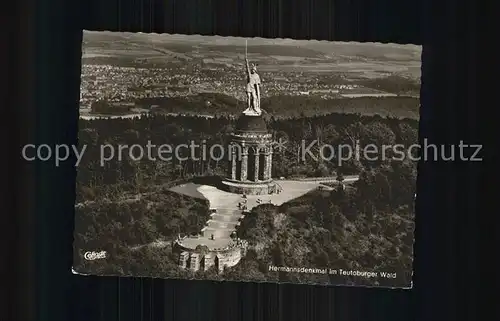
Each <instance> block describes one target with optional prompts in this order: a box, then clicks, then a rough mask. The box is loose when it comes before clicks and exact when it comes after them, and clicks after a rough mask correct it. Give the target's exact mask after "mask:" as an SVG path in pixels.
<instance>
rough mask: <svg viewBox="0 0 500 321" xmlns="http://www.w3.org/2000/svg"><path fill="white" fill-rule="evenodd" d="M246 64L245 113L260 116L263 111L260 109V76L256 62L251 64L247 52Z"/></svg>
mask: <svg viewBox="0 0 500 321" xmlns="http://www.w3.org/2000/svg"><path fill="white" fill-rule="evenodd" d="M245 51H246V50H245ZM245 65H246V72H247V88H246V93H247V109H246V110H245V111H243V113H244V114H245V115H249V116H259V115H260V114H261V113H262V111H261V109H260V84H261V82H260V76H259V74H258V73H257V66H256V65H255V64H252V65H251V66H250V65H249V63H248V58H247V54H246V52H245Z"/></svg>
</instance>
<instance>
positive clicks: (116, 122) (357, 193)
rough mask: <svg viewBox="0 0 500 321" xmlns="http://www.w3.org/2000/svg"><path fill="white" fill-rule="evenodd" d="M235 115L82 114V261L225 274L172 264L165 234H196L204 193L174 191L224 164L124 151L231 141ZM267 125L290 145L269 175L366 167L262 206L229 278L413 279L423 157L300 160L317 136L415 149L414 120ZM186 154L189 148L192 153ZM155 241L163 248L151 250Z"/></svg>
mask: <svg viewBox="0 0 500 321" xmlns="http://www.w3.org/2000/svg"><path fill="white" fill-rule="evenodd" d="M233 122H234V120H233V119H232V118H227V117H223V116H220V117H215V118H203V117H184V116H165V115H152V116H148V117H142V118H135V119H112V120H110V119H96V120H81V121H80V135H79V140H80V145H82V146H83V145H85V146H86V151H85V154H84V157H83V159H82V161H81V163H80V164H79V167H78V179H77V206H76V233H75V260H76V261H77V262H76V264H75V266H78V267H79V270H80V271H82V272H85V271H86V272H87V273H105V274H118V275H130V274H135V275H144V276H147V275H155V276H160V277H179V276H183V277H202V278H212V279H214V278H215V279H217V278H220V276H217V275H216V273H215V272H213V271H209V272H206V273H205V274H200V273H195V274H193V273H191V272H187V271H180V270H179V269H178V268H177V266H176V262H175V258H174V257H173V256H172V253H171V250H170V246H171V245H170V242H171V241H172V240H173V239H174V238H175V237H176V236H177V235H178V234H179V233H186V234H189V233H197V232H198V231H199V230H200V229H201V227H202V226H203V224H204V223H205V221H206V220H207V219H208V208H207V204H206V203H205V202H204V201H202V200H199V199H195V198H189V197H185V196H180V195H177V194H175V193H172V192H170V191H168V188H169V187H170V186H172V185H175V184H179V183H182V182H186V181H187V180H190V179H191V178H193V177H199V176H212V175H225V173H226V172H227V170H228V167H227V166H228V164H227V162H226V161H225V160H214V159H203V158H202V157H200V159H186V160H179V159H175V158H173V159H171V160H161V159H160V158H159V156H158V155H157V153H156V151H155V149H154V148H153V149H152V155H150V157H148V155H145V156H144V157H143V159H142V160H135V159H133V157H132V158H131V157H130V156H131V155H129V151H130V148H131V146H132V145H133V144H137V145H140V146H142V147H143V149H146V146H147V145H148V143H149V144H150V145H156V146H158V145H161V144H169V145H172V146H176V145H179V144H186V143H188V142H191V141H194V142H196V143H198V144H201V142H205V144H206V145H207V146H211V145H213V144H225V143H226V142H227V141H226V139H227V137H226V136H227V134H228V133H230V132H231V131H232V130H233V126H234V123H233ZM268 127H269V129H270V131H271V133H272V134H273V136H274V137H275V139H279V138H281V139H284V140H286V141H287V142H288V143H287V148H285V150H281V151H275V156H274V160H273V176H274V177H281V176H285V177H312V176H336V175H337V172H340V174H339V175H340V176H346V175H351V174H359V175H360V180H359V181H358V182H357V183H355V184H353V185H348V187H347V188H346V189H344V190H341V189H334V190H333V191H314V192H311V193H309V194H307V195H306V196H304V197H302V198H300V199H296V200H294V201H291V202H289V203H286V204H284V205H282V206H280V207H274V206H272V205H269V204H266V205H261V206H259V207H257V208H255V209H254V210H253V211H252V213H250V214H249V215H247V216H246V217H245V218H244V220H243V222H242V224H241V227H240V228H239V229H238V231H237V233H238V235H239V236H240V237H241V238H244V239H246V240H248V241H249V242H250V249H249V251H248V254H247V255H246V257H245V258H244V259H243V260H244V264H238V265H237V266H235V267H234V268H232V269H230V270H229V271H227V272H226V274H225V276H224V278H225V279H248V280H269V281H272V280H283V281H296V282H319V283H326V282H329V281H333V282H340V283H345V282H348V283H349V282H351V283H352V282H356V283H357V284H360V283H366V284H380V285H383V284H384V282H386V284H389V283H387V282H391V285H394V282H396V283H398V284H401V285H407V284H408V281H409V280H410V278H411V261H412V246H413V225H414V224H413V195H414V193H415V181H416V164H415V163H414V162H412V161H411V160H409V159H405V160H394V159H391V158H390V157H388V158H387V159H377V160H366V159H363V158H362V157H361V158H359V159H355V158H351V159H349V160H344V161H342V162H341V164H340V163H339V159H338V155H335V157H333V158H332V159H330V160H321V159H320V160H318V161H311V160H306V161H304V159H301V158H300V157H297V156H298V155H299V154H300V146H301V142H302V141H307V142H312V141H316V142H317V144H316V145H317V146H319V145H321V144H329V145H332V146H339V145H340V144H349V145H356V144H359V145H360V146H365V145H367V144H375V145H377V146H382V145H394V144H402V145H404V146H409V145H411V144H415V143H417V137H418V135H417V133H418V130H417V127H418V123H417V122H416V121H415V120H411V119H403V120H401V119H396V118H384V117H380V116H361V115H360V114H327V115H319V116H313V117H297V118H288V119H281V118H278V117H276V118H275V117H270V118H269V119H268ZM123 144H126V145H128V149H124V150H123V151H122V153H121V155H120V153H119V151H118V145H123ZM103 146H104V147H103ZM106 146H107V147H106ZM312 150H313V152H317V149H316V150H315V149H314V148H313V149H312ZM113 153H114V155H112V154H113ZM136 153H137V152H136ZM185 153H186V154H185V156H189V155H188V154H187V153H188V150H186V151H185ZM101 156H105V158H104V159H102V158H101ZM111 156H114V157H111ZM132 156H134V155H132ZM135 156H137V154H135ZM198 156H199V155H198ZM389 156H390V153H389ZM106 157H107V158H106ZM148 158H149V159H148ZM154 158H155V159H156V160H153V159H154ZM157 241H162V242H164V246H160V247H157V248H154V247H150V246H144V244H147V243H151V242H157ZM94 249H103V250H106V251H109V252H111V253H113V255H112V259H111V258H110V259H108V260H105V261H99V260H97V261H83V260H81V252H82V251H88V250H94ZM270 264H273V265H276V266H280V265H282V266H295V267H335V268H343V269H358V270H364V271H366V270H376V271H386V272H396V274H397V278H396V280H391V279H388V280H383V279H376V280H373V279H372V280H370V279H354V278H348V281H346V279H345V277H342V278H341V277H339V276H329V277H328V276H324V275H314V274H292V273H288V274H285V273H281V272H270V271H269V270H268V266H269V265H270ZM329 278H330V279H329Z"/></svg>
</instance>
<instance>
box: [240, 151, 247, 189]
mask: <svg viewBox="0 0 500 321" xmlns="http://www.w3.org/2000/svg"><path fill="white" fill-rule="evenodd" d="M247 167H248V147H246V146H245V147H243V152H242V154H241V176H240V177H241V178H240V179H241V180H242V181H246V180H247Z"/></svg>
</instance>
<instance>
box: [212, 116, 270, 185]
mask: <svg viewBox="0 0 500 321" xmlns="http://www.w3.org/2000/svg"><path fill="white" fill-rule="evenodd" d="M229 145H230V148H229V150H230V151H231V155H229V156H230V160H229V173H228V174H227V177H226V179H225V180H223V181H222V185H223V188H224V189H226V190H227V191H229V192H232V193H238V194H246V195H265V194H272V193H275V192H276V184H275V183H274V181H273V179H272V157H273V149H272V135H271V134H270V133H269V131H268V130H267V124H266V122H265V120H264V118H263V117H262V116H261V115H258V116H253V115H246V114H242V115H241V116H240V117H239V118H238V120H237V121H236V126H235V130H234V132H233V133H232V134H231V135H230V137H229Z"/></svg>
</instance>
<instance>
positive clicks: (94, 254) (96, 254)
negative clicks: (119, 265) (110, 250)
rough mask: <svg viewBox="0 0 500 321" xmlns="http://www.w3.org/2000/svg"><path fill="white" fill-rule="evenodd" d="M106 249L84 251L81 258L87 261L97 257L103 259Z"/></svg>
mask: <svg viewBox="0 0 500 321" xmlns="http://www.w3.org/2000/svg"><path fill="white" fill-rule="evenodd" d="M106 255H107V253H106V251H100V252H93V251H92V252H85V254H83V258H84V259H85V260H87V261H94V260H98V259H105V258H106Z"/></svg>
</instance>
